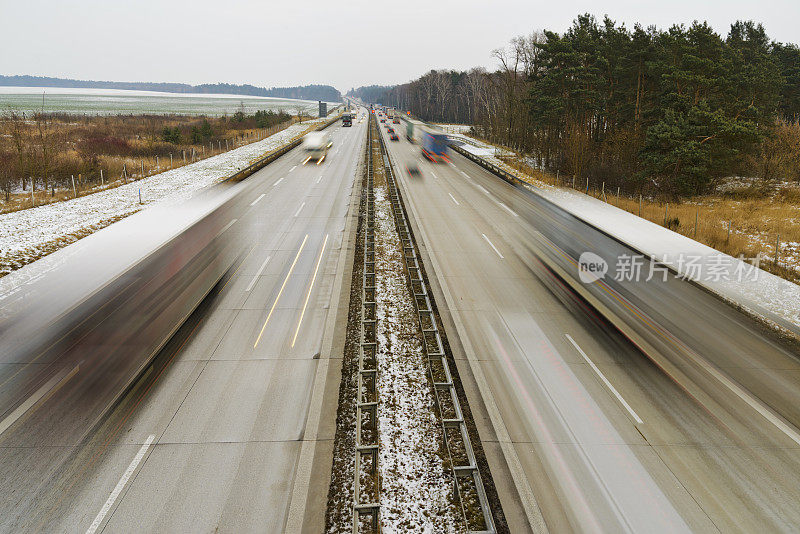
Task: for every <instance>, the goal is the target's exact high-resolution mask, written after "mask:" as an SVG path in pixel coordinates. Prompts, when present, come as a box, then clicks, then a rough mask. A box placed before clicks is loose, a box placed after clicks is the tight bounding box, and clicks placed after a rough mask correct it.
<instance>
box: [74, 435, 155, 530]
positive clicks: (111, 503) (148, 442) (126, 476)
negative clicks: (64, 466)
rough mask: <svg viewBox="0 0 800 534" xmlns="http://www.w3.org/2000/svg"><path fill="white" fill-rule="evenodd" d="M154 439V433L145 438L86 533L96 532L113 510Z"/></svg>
mask: <svg viewBox="0 0 800 534" xmlns="http://www.w3.org/2000/svg"><path fill="white" fill-rule="evenodd" d="M154 439H156V437H155V436H154V435H153V434H150V435H149V436H148V437H147V440H145V442H144V445H142V447H141V448H140V449H139V452H137V453H136V456H134V457H133V461H132V462H131V464H130V465H129V466H128V468H127V469H126V470H125V473H123V474H122V478H120V479H119V482H117V485H116V487H115V488H114V491H112V492H111V495H109V496H108V499H107V500H106V503H105V504H104V505H103V507H102V508H101V509H100V511H99V512H98V513H97V517H95V518H94V521H92V524H91V525H89V528H87V529H86V534H94V533H95V532H96V531H97V529H98V528H99V527H100V525H101V524H102V523H103V519H105V517H106V514H107V513H108V511H109V510H111V507H112V506H114V502H115V501H116V500H117V497H119V494H120V493H122V490H123V489H124V488H125V484H127V483H128V480H129V479H130V478H131V475H133V472H134V471H136V468H137V467H138V466H139V463H140V462H141V461H142V458H144V455H145V454H147V449H149V448H150V445H151V444H152V443H153V440H154Z"/></svg>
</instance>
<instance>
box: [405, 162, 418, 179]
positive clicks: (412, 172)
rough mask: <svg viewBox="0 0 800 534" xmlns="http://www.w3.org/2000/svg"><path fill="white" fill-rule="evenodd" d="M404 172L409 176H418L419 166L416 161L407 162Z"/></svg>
mask: <svg viewBox="0 0 800 534" xmlns="http://www.w3.org/2000/svg"><path fill="white" fill-rule="evenodd" d="M406 172H407V173H408V175H409V176H419V167H417V164H416V163H409V164H408V165H406Z"/></svg>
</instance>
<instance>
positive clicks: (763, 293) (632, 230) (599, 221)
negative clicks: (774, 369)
mask: <svg viewBox="0 0 800 534" xmlns="http://www.w3.org/2000/svg"><path fill="white" fill-rule="evenodd" d="M450 137H453V138H456V139H458V140H461V141H463V142H464V145H463V148H464V149H465V150H467V151H468V152H470V153H473V154H475V155H478V156H480V157H482V158H484V159H485V160H486V161H489V162H490V163H492V164H494V165H497V166H498V167H500V168H503V169H504V170H506V171H507V172H509V173H510V174H514V175H517V176H520V177H521V178H522V179H523V180H524V181H526V182H528V183H529V184H531V186H532V188H533V189H534V190H535V191H536V192H537V193H538V194H540V195H542V196H543V197H544V198H546V199H548V200H550V201H551V202H553V203H554V204H556V205H557V206H559V207H561V208H562V209H564V210H566V211H568V212H570V213H572V214H574V215H575V216H577V217H580V218H581V219H583V220H585V221H586V222H588V223H589V224H592V225H594V226H595V227H597V228H599V229H601V230H602V231H604V232H606V233H608V234H609V235H612V236H614V237H615V238H617V239H618V240H620V241H622V242H624V243H627V244H628V245H630V246H631V247H633V248H635V249H637V250H639V251H641V252H642V253H643V254H645V255H647V256H649V257H651V258H654V259H657V260H665V261H666V262H669V264H670V266H671V267H673V268H675V270H676V271H677V272H678V273H679V274H681V275H682V276H687V277H688V278H691V279H693V280H694V281H696V282H697V283H698V284H700V285H702V286H704V287H705V288H707V289H709V290H710V291H712V292H713V293H715V294H717V295H719V296H721V297H722V298H724V299H726V300H728V301H730V302H733V303H735V304H738V305H740V306H742V307H743V308H745V309H746V310H748V311H749V312H750V313H753V314H754V315H757V316H760V317H763V318H764V319H766V320H768V321H770V322H771V323H773V324H774V325H776V326H777V327H779V328H781V329H784V330H788V331H792V332H794V333H795V334H800V286H798V285H797V284H794V283H792V282H789V281H787V280H784V279H783V278H780V277H778V276H775V275H773V274H771V273H768V272H767V271H764V270H762V269H758V268H755V269H754V270H752V267H751V266H750V265H749V264H746V263H744V262H742V261H741V260H739V259H737V258H733V257H731V256H728V255H727V254H723V253H721V252H719V251H718V250H716V249H713V248H711V247H708V246H706V245H704V244H702V243H699V242H697V241H695V240H693V239H691V238H688V237H686V236H683V235H681V234H679V233H676V232H673V231H672V230H669V229H667V228H665V227H663V226H661V225H658V224H655V223H652V222H650V221H648V220H646V219H642V218H640V217H637V216H636V215H634V214H632V213H629V212H627V211H625V210H622V209H619V208H617V207H615V206H612V205H611V204H608V203H606V202H603V201H601V200H599V199H596V198H594V197H591V196H588V195H585V194H583V193H581V192H579V191H576V190H574V189H570V188H562V187H555V186H552V185H549V184H545V183H543V182H540V181H537V180H534V179H533V178H531V177H529V176H524V177H523V176H521V173H520V172H519V171H517V170H515V169H513V168H512V167H510V166H509V165H507V164H506V163H504V162H503V161H502V160H500V159H499V158H497V157H495V156H494V147H492V146H491V145H488V144H485V143H482V142H480V141H477V140H475V139H472V138H470V137H467V136H465V135H459V134H455V135H451V136H450ZM680 258H684V260H685V259H687V258H699V260H698V261H697V262H695V263H693V264H690V263H688V262H687V261H680ZM698 265H699V267H698ZM716 265H721V266H722V267H715V266H716ZM714 269H717V271H716V272H721V273H722V274H721V275H720V276H714V277H707V276H699V277H696V276H694V274H695V273H698V272H700V273H707V272H709V271H712V270H714ZM720 269H722V270H720ZM741 272H745V273H748V275H747V276H744V277H741V276H738V275H737V273H741Z"/></svg>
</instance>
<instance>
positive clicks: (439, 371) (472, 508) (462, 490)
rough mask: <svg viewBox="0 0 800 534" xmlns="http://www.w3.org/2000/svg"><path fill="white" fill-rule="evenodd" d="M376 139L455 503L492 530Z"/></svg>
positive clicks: (416, 259) (477, 531)
mask: <svg viewBox="0 0 800 534" xmlns="http://www.w3.org/2000/svg"><path fill="white" fill-rule="evenodd" d="M378 137H379V139H380V143H381V151H382V152H383V157H384V160H385V162H386V177H387V184H388V189H389V198H390V200H391V203H392V211H393V213H394V220H395V226H396V228H397V233H398V235H399V236H400V241H401V243H402V247H403V260H404V262H405V265H406V277H407V279H408V283H409V286H410V289H411V291H412V293H413V295H414V307H415V308H416V311H417V319H418V322H419V328H420V331H421V332H422V338H423V349H424V350H425V354H426V357H427V361H428V374H429V377H430V380H431V383H432V384H433V390H434V394H435V399H436V406H437V409H438V412H439V420H440V421H441V423H442V433H443V438H444V444H445V449H446V450H447V455H448V458H449V460H450V467H451V469H452V474H453V480H454V483H455V494H456V496H457V501H458V503H459V506H460V508H461V513H462V514H463V518H464V522H465V524H466V525H467V531H468V532H469V533H471V534H489V533H494V532H496V529H495V526H494V521H493V519H492V512H491V508H490V506H489V500H488V498H487V496H486V491H485V489H484V487H483V481H482V480H481V475H480V470H479V469H478V464H477V461H476V459H475V453H474V451H473V449H472V443H471V442H470V438H469V433H468V429H467V425H466V422H465V421H464V416H463V413H462V411H461V405H460V403H459V401H458V395H457V392H456V388H455V385H454V384H453V376H452V374H451V373H450V366H449V364H448V362H447V355H446V353H445V350H444V345H443V344H442V338H441V334H440V329H441V327H440V325H439V324H438V320H437V317H436V314H435V313H434V311H433V303H432V300H433V297H432V295H431V294H430V292H429V291H428V288H427V286H426V284H425V280H424V276H423V274H424V268H423V267H422V259H421V257H420V256H419V254H418V253H417V250H416V246H415V244H414V239H413V235H412V233H411V229H410V227H409V223H408V216H407V214H406V211H405V207H404V205H403V200H402V198H401V196H400V192H399V191H398V189H397V184H396V181H395V176H394V172H393V171H392V166H391V164H390V160H389V153H388V151H387V150H386V146H385V144H384V141H383V137H382V136H381V135H380V134H379V135H378Z"/></svg>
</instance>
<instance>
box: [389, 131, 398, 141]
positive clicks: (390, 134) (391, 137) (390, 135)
mask: <svg viewBox="0 0 800 534" xmlns="http://www.w3.org/2000/svg"><path fill="white" fill-rule="evenodd" d="M389 140H390V141H398V140H399V138H398V137H397V134H396V133H394V132H389Z"/></svg>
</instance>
